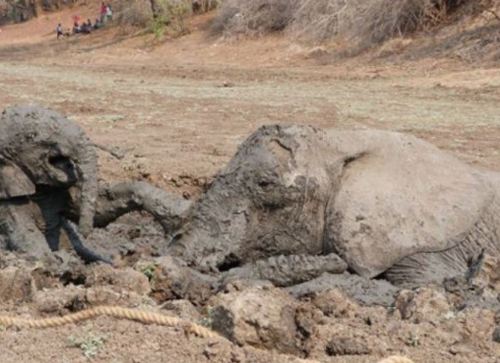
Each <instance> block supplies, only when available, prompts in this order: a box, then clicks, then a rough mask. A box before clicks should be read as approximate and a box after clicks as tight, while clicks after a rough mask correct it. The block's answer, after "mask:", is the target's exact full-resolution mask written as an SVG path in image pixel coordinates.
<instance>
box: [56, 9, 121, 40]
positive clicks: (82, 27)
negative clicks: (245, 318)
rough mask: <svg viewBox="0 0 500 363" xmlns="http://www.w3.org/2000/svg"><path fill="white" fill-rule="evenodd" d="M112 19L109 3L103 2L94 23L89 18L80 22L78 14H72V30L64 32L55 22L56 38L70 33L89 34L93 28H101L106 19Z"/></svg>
mask: <svg viewBox="0 0 500 363" xmlns="http://www.w3.org/2000/svg"><path fill="white" fill-rule="evenodd" d="M112 19H113V10H112V9H111V5H110V4H105V3H104V2H103V3H102V4H101V9H100V17H98V18H96V19H95V22H94V24H92V21H91V20H90V19H87V21H84V22H81V21H80V20H81V19H80V16H78V15H75V16H73V30H72V31H71V32H70V31H69V30H67V31H66V32H65V31H64V30H63V27H62V25H61V23H59V24H57V27H56V36H57V39H60V38H61V37H64V36H70V35H71V34H90V33H91V32H92V31H93V30H96V29H99V28H102V27H103V26H104V25H105V24H106V23H107V22H108V21H111V20H112Z"/></svg>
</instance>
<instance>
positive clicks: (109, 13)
mask: <svg viewBox="0 0 500 363" xmlns="http://www.w3.org/2000/svg"><path fill="white" fill-rule="evenodd" d="M106 18H107V20H109V21H111V20H113V10H112V9H111V5H110V4H108V5H106Z"/></svg>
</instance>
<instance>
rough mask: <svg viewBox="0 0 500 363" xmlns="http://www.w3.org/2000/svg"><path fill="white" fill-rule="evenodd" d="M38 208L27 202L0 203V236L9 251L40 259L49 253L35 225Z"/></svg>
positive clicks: (41, 234)
mask: <svg viewBox="0 0 500 363" xmlns="http://www.w3.org/2000/svg"><path fill="white" fill-rule="evenodd" d="M37 209H38V206H37V205H36V204H34V203H31V202H29V201H27V200H9V201H4V202H0V235H2V236H3V239H4V241H5V243H4V244H5V247H6V248H7V249H9V250H13V251H19V252H23V253H26V254H28V255H30V256H33V257H37V258H40V257H42V256H43V255H45V254H48V253H50V248H49V246H48V244H47V241H46V239H45V235H44V233H43V232H42V230H43V228H41V227H40V226H38V225H37V223H36V220H37V218H36V215H37V214H38V213H37Z"/></svg>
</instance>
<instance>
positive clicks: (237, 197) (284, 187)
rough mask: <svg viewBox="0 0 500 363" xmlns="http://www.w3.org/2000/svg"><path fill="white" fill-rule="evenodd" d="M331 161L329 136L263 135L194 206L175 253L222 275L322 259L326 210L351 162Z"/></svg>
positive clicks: (311, 132) (263, 131) (302, 130)
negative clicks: (287, 260) (266, 261)
mask: <svg viewBox="0 0 500 363" xmlns="http://www.w3.org/2000/svg"><path fill="white" fill-rule="evenodd" d="M311 140H314V142H311ZM331 156H332V155H331V153H330V152H329V144H328V140H327V135H326V134H325V133H324V132H323V131H321V130H318V129H314V128H312V127H303V126H289V127H282V126H265V127H262V128H260V129H259V130H258V131H257V132H255V133H254V134H253V135H252V136H250V137H249V138H248V139H247V140H246V141H245V142H244V143H243V144H242V145H241V146H240V148H239V150H238V152H237V153H236V155H235V156H234V158H233V159H232V160H231V161H230V163H229V164H228V165H227V167H226V168H225V169H224V170H223V171H222V172H221V173H219V174H218V175H217V177H216V178H215V181H214V182H213V184H212V185H211V187H210V189H209V190H208V191H207V193H205V194H204V195H203V196H202V197H201V199H200V200H199V201H198V202H197V203H196V204H195V205H194V206H193V208H192V212H191V216H190V217H188V218H187V219H188V220H189V223H188V224H186V225H185V226H184V228H182V230H180V231H179V232H178V233H177V235H176V236H175V237H174V239H173V240H172V242H171V244H170V246H169V251H168V253H170V254H175V255H180V256H182V258H183V259H184V260H187V261H189V262H191V264H192V265H196V266H197V267H198V268H200V269H202V270H220V271H224V270H227V269H230V268H232V267H236V266H238V265H240V264H243V263H245V262H248V261H253V260H257V259H260V258H265V257H268V256H272V255H279V254H320V253H322V252H323V251H324V249H325V247H326V246H324V242H323V234H324V223H325V211H326V205H327V202H328V200H329V198H330V196H331V195H332V191H333V188H334V180H335V176H336V175H337V174H338V173H339V171H340V170H341V169H342V165H344V164H345V163H346V162H349V158H350V156H348V155H345V154H341V153H339V154H337V155H335V156H334V157H331Z"/></svg>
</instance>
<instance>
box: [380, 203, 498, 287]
mask: <svg viewBox="0 0 500 363" xmlns="http://www.w3.org/2000/svg"><path fill="white" fill-rule="evenodd" d="M488 255H490V256H493V257H497V258H498V257H500V201H499V198H498V197H497V198H496V199H494V200H493V201H492V202H491V204H490V205H489V206H488V207H487V208H486V209H485V211H484V213H483V214H482V216H481V218H480V219H479V220H478V221H477V222H476V223H475V224H474V226H473V227H472V228H471V229H470V231H469V232H468V234H467V235H466V236H465V238H462V240H461V241H460V242H459V243H457V244H456V245H455V246H453V247H452V248H449V249H447V250H444V251H439V252H426V253H417V254H415V255H412V256H408V257H405V258H403V259H402V260H400V261H399V262H398V263H396V264H395V265H393V266H392V267H391V268H390V269H389V270H387V271H386V272H385V273H384V276H385V277H386V278H387V279H388V280H389V281H390V282H392V283H394V284H396V285H400V286H407V287H414V286H421V285H422V284H426V283H429V282H434V283H439V284H441V283H442V282H443V281H444V280H446V279H449V278H455V277H463V278H464V279H465V280H467V281H469V280H471V279H472V278H474V276H475V275H476V274H477V272H478V271H477V270H478V269H480V268H481V266H480V264H481V261H482V260H484V258H485V256H488Z"/></svg>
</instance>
